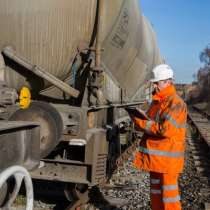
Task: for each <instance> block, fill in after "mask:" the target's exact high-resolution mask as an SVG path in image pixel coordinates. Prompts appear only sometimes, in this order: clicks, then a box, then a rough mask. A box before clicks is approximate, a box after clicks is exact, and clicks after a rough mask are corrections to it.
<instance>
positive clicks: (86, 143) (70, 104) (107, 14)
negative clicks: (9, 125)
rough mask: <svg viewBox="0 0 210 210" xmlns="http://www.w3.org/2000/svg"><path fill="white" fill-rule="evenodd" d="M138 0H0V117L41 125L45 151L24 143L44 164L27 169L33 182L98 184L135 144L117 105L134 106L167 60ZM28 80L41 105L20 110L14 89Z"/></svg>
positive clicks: (41, 141)
mask: <svg viewBox="0 0 210 210" xmlns="http://www.w3.org/2000/svg"><path fill="white" fill-rule="evenodd" d="M137 2H138V1H137V0H132V1H130V0H114V1H113V0H77V1H75V0H36V1H34V0H12V1H11V0H9V1H5V0H0V17H1V18H0V28H1V34H0V50H1V54H0V84H1V91H0V104H1V105H2V108H1V110H0V111H1V112H0V113H4V115H3V114H1V115H2V116H1V118H2V119H5V120H12V121H14V123H15V126H16V127H15V128H14V129H16V128H17V130H18V129H19V127H20V125H19V124H18V123H19V121H26V122H25V124H24V126H25V127H27V126H29V127H30V125H31V123H32V122H33V123H34V126H38V125H39V126H40V139H39V140H38V141H39V142H37V143H36V142H34V139H35V138H34V137H33V136H32V134H33V132H30V138H31V142H32V143H33V145H36V148H37V145H38V146H39V147H40V151H37V152H36V154H35V155H34V153H33V152H31V157H30V151H31V145H30V144H28V143H25V145H27V147H28V149H27V154H28V156H29V158H28V159H33V160H34V159H35V160H34V161H33V162H34V163H35V162H37V164H39V161H40V159H42V160H41V166H39V168H36V167H35V165H36V164H33V167H27V168H28V169H29V170H31V168H33V169H34V168H35V169H34V170H33V171H32V172H31V174H32V176H33V177H34V178H36V179H45V180H55V179H56V180H59V181H62V182H73V183H82V184H87V185H90V184H91V185H92V184H97V183H100V182H101V181H102V180H104V179H105V178H106V177H107V173H108V171H110V168H112V166H113V165H115V163H116V159H117V157H118V156H119V155H120V154H121V153H122V147H121V146H122V140H123V145H124V146H125V145H128V142H129V144H130V143H132V141H133V140H132V139H131V138H130V137H132V136H133V134H132V132H133V130H132V129H127V128H128V127H129V125H130V123H129V121H128V119H127V117H125V113H124V112H123V110H120V109H118V108H117V107H122V106H123V105H129V104H128V102H130V103H132V101H130V100H131V98H132V97H133V96H134V95H135V94H136V93H137V91H138V90H139V89H140V88H142V86H144V85H145V83H146V81H147V80H148V79H149V77H150V74H151V70H152V68H153V67H154V66H155V65H157V64H160V63H162V59H161V56H160V53H159V49H158V47H157V44H156V38H155V34H154V31H153V29H152V27H151V25H150V23H149V22H148V20H147V19H146V18H145V17H144V16H143V15H142V13H141V11H140V9H139V8H140V7H139V5H138V3H137ZM23 86H26V87H28V88H29V89H30V92H31V96H32V99H33V102H32V103H31V105H30V106H29V108H26V109H19V108H18V106H17V103H16V102H17V94H16V92H17V93H19V92H20V90H21V88H22V87H23ZM3 90H4V91H3ZM5 93H7V94H6V95H5ZM27 97H29V96H27ZM27 97H26V99H27V100H30V98H27ZM28 121H29V122H28ZM21 128H22V127H21ZM4 129H5V126H4ZM24 129H25V128H24V127H23V130H24ZM6 130H7V133H8V134H7V135H9V133H10V131H9V129H6ZM13 131H14V130H13ZM127 131H129V132H127ZM4 132H5V131H4ZM17 132H19V130H18V131H17ZM26 133H27V132H26ZM36 135H37V132H36ZM17 136H18V135H16V136H15V138H14V139H15V142H16V144H18V141H19V143H20V144H21V142H22V141H20V139H18V137H17ZM0 139H1V134H0ZM2 139H3V140H4V139H5V138H2ZM2 144H3V145H5V146H8V143H6V142H5V143H4V141H3V142H2ZM11 148H13V147H11ZM22 149H23V148H22ZM0 153H1V150H0ZM19 153H22V152H20V151H19ZM19 153H18V154H19ZM38 154H39V157H38V156H37V155H38ZM21 161H22V165H26V166H28V162H27V164H26V163H25V162H24V158H22V159H21ZM4 164H5V161H4ZM10 164H12V163H11V160H10ZM0 168H1V166H0Z"/></svg>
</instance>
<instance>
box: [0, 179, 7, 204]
mask: <svg viewBox="0 0 210 210" xmlns="http://www.w3.org/2000/svg"><path fill="white" fill-rule="evenodd" d="M7 196H8V184H7V182H5V183H4V184H3V185H2V187H1V188H0V207H2V206H3V205H4V203H5V201H6V199H7Z"/></svg>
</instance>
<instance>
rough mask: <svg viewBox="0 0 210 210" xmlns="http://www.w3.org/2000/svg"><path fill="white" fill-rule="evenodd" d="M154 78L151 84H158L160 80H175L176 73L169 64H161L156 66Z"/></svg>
mask: <svg viewBox="0 0 210 210" xmlns="http://www.w3.org/2000/svg"><path fill="white" fill-rule="evenodd" d="M152 72H153V78H152V79H151V80H150V81H151V82H158V81H160V80H166V79H173V77H174V72H173V70H172V68H171V67H170V66H169V65H167V64H160V65H158V66H156V67H155V68H154V69H153V70H152Z"/></svg>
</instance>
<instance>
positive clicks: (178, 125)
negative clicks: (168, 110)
mask: <svg viewBox="0 0 210 210" xmlns="http://www.w3.org/2000/svg"><path fill="white" fill-rule="evenodd" d="M163 116H164V117H165V119H166V120H168V121H169V122H170V123H171V124H172V125H173V126H174V127H176V128H186V127H187V124H186V123H177V122H176V120H174V119H173V118H172V117H171V116H170V115H169V114H164V115H163Z"/></svg>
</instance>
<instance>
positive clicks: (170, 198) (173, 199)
mask: <svg viewBox="0 0 210 210" xmlns="http://www.w3.org/2000/svg"><path fill="white" fill-rule="evenodd" d="M177 201H180V196H179V195H178V196H176V197H168V198H163V203H175V202H177Z"/></svg>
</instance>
